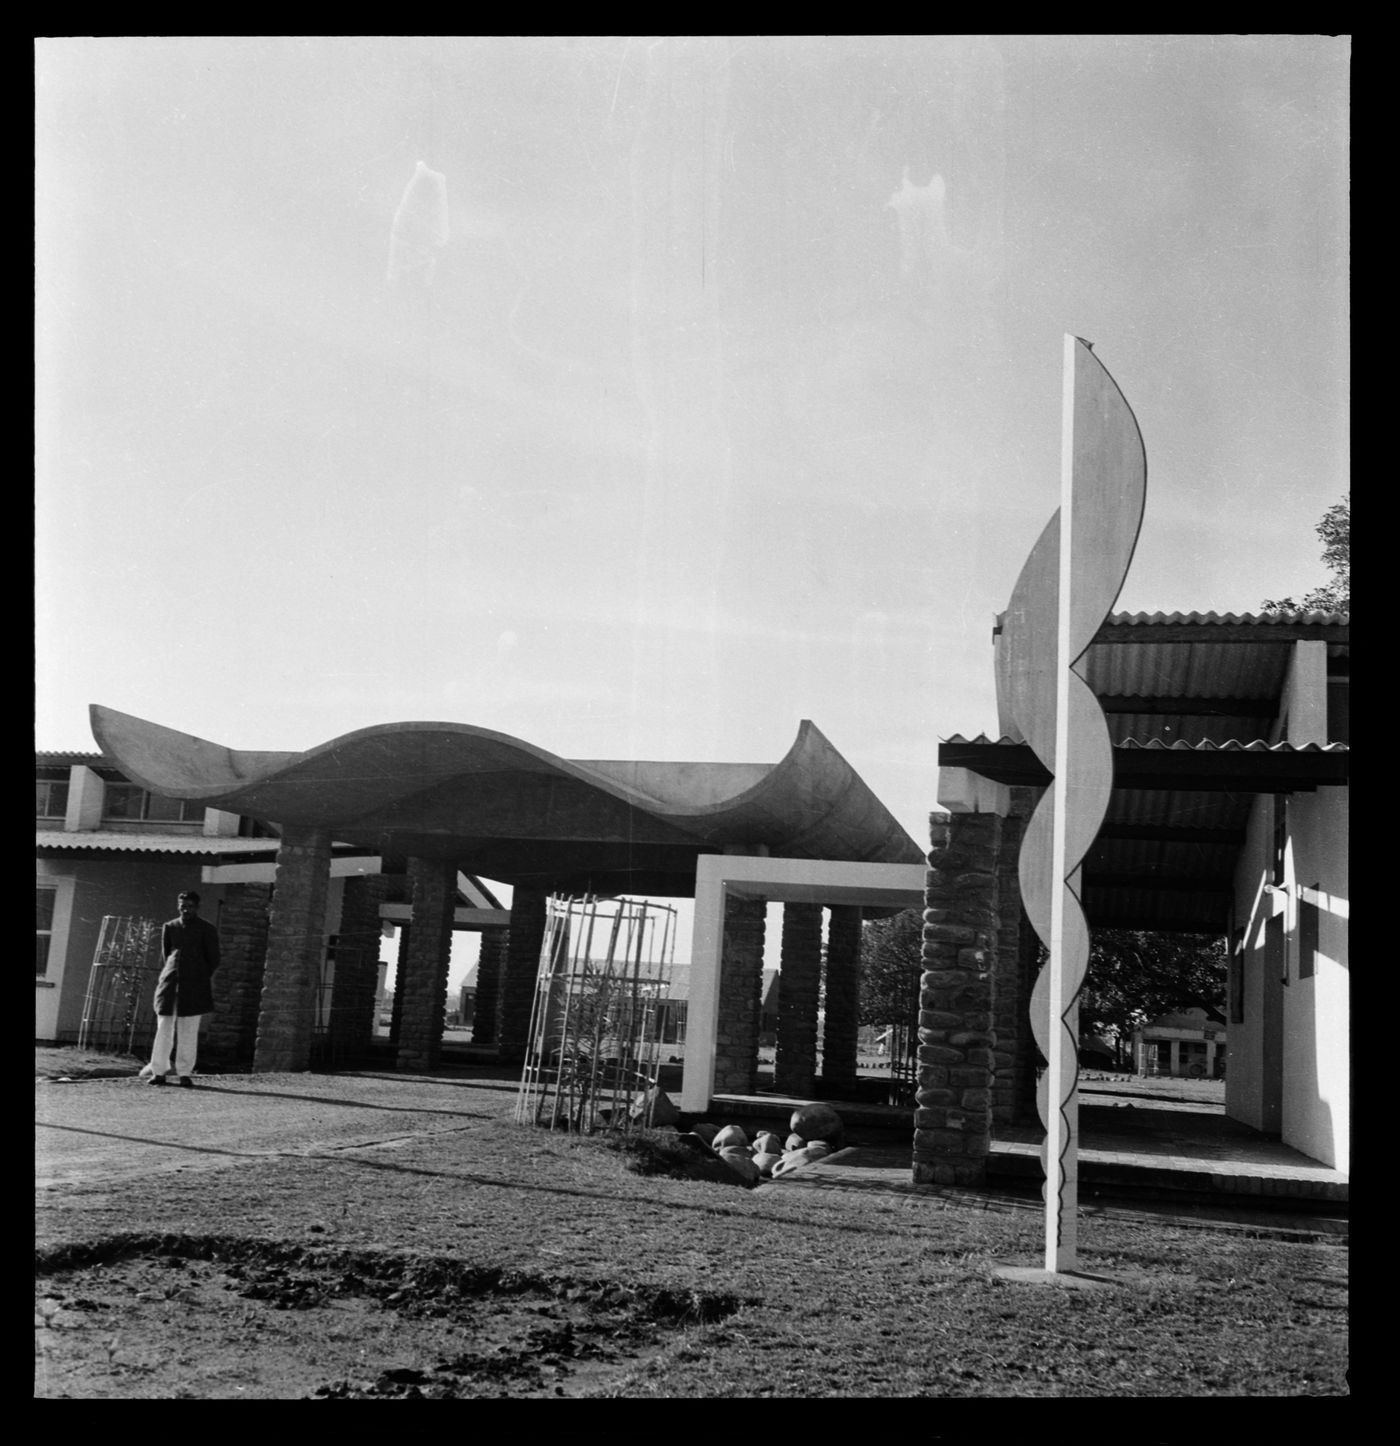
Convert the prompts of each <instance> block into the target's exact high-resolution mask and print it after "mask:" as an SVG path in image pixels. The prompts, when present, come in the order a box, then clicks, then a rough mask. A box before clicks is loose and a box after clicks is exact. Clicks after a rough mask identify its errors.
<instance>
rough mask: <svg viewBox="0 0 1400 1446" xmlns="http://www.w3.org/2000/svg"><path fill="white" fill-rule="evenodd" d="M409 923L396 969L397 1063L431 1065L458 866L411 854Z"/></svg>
mask: <svg viewBox="0 0 1400 1446" xmlns="http://www.w3.org/2000/svg"><path fill="white" fill-rule="evenodd" d="M408 877H409V882H410V884H411V886H412V889H413V923H412V925H411V927H410V928H409V931H408V950H407V954H408V957H407V961H406V967H405V968H403V969H402V970H401V972H400V974H399V981H398V997H399V999H400V1000H401V1001H402V1004H401V1006H400V1009H399V1037H398V1046H399V1050H398V1059H397V1065H398V1068H399V1069H407V1070H431V1069H436V1068H437V1066H438V1061H439V1059H440V1058H441V1054H442V1031H443V1025H444V1022H445V1019H446V1013H447V974H448V966H449V964H450V962H451V956H452V916H453V913H454V911H455V910H456V907H457V866H456V864H455V863H442V862H440V861H439V860H436V859H418V858H411V859H409V861H408Z"/></svg>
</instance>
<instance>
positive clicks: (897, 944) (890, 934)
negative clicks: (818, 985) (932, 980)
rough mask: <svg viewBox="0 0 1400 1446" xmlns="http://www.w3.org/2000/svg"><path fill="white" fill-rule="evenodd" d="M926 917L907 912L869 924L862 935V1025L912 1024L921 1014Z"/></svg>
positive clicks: (914, 910) (915, 910) (915, 911)
mask: <svg viewBox="0 0 1400 1446" xmlns="http://www.w3.org/2000/svg"><path fill="white" fill-rule="evenodd" d="M923 937H924V918H923V915H922V914H921V913H920V912H919V910H918V909H905V910H903V911H902V912H901V913H898V914H894V915H892V916H891V917H890V918H888V919H871V920H869V921H867V923H866V924H865V927H864V928H863V929H862V930H861V935H860V1022H861V1023H862V1024H912V1023H913V1022H914V1019H915V1017H916V1016H917V1014H918V1012H919V975H920V974H921V973H922V970H923V965H922V963H921V957H922V948H923Z"/></svg>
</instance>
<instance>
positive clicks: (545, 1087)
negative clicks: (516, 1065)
mask: <svg viewBox="0 0 1400 1446" xmlns="http://www.w3.org/2000/svg"><path fill="white" fill-rule="evenodd" d="M675 918H676V911H675V910H674V909H673V908H671V907H670V906H669V905H667V904H658V903H656V902H655V901H647V900H641V899H626V898H621V899H597V898H593V897H583V898H558V897H554V898H551V899H550V901H549V912H548V915H547V918H546V921H545V933H544V940H543V942H542V944H541V946H540V965H539V972H538V974H537V976H536V983H535V999H534V1005H533V1009H532V1011H531V1020H530V1040H529V1045H528V1047H527V1051H526V1056H525V1066H524V1070H523V1072H522V1075H521V1080H520V1092H519V1094H518V1095H517V1096H516V1103H515V1120H516V1122H517V1123H518V1124H530V1123H534V1124H537V1125H545V1126H547V1127H548V1128H549V1129H551V1130H557V1129H567V1130H574V1131H578V1132H580V1133H583V1134H593V1133H594V1132H595V1131H596V1130H610V1131H627V1130H630V1129H632V1128H634V1127H638V1126H643V1125H651V1124H653V1123H661V1121H658V1120H656V1119H655V1118H654V1116H655V1112H656V1107H657V1104H658V1101H659V1091H658V1088H657V1079H658V1075H659V1073H660V1064H661V1061H660V1054H659V1050H660V1045H661V1039H662V1034H663V1032H664V1024H665V1020H666V1016H667V1003H668V1001H669V998H670V992H671V968H672V960H673V955H674V953H675V936H676V930H675Z"/></svg>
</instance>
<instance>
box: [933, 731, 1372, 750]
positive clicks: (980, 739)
mask: <svg viewBox="0 0 1400 1446" xmlns="http://www.w3.org/2000/svg"><path fill="white" fill-rule="evenodd" d="M939 742H940V743H962V744H969V745H973V746H986V747H990V748H1024V747H1025V746H1026V745H1025V744H1024V743H1020V742H1018V741H1017V740H1016V739H1015V738H1007V737H1006V736H1005V735H1003V736H1002V737H1000V738H988V737H987V735H986V734H985V733H979V734H978V735H977V737H976V738H965V737H963V735H962V734H961V733H954V734H953V735H952V736H951V737H949V738H941V739H939ZM1113 746H1114V747H1115V748H1137V749H1152V750H1153V751H1159V752H1164V753H1165V752H1173V753H1175V752H1184V753H1347V752H1350V749H1349V747H1348V745H1347V744H1345V743H1299V744H1293V743H1268V742H1266V741H1265V740H1264V739H1262V738H1255V739H1252V740H1251V741H1249V742H1247V743H1241V742H1239V741H1238V740H1234V739H1232V740H1230V741H1229V742H1225V743H1214V742H1211V741H1209V740H1203V741H1201V742H1199V743H1192V742H1189V741H1188V740H1187V739H1185V738H1178V739H1177V740H1176V741H1175V742H1163V741H1162V740H1161V739H1160V738H1152V739H1148V740H1146V741H1142V740H1139V739H1136V738H1124V739H1122V740H1120V741H1118V742H1116V743H1115V744H1114V745H1113Z"/></svg>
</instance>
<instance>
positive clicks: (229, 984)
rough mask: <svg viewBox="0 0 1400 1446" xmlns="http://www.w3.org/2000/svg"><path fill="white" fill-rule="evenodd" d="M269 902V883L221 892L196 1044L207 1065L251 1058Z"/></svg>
mask: <svg viewBox="0 0 1400 1446" xmlns="http://www.w3.org/2000/svg"><path fill="white" fill-rule="evenodd" d="M271 901H272V885H271V884H229V885H228V886H227V887H226V888H225V890H224V897H223V902H222V903H221V905H220V907H219V967H218V968H217V969H216V970H215V971H214V1013H213V1014H211V1015H210V1016H209V1017H208V1018H207V1019H206V1020H205V1021H204V1026H203V1029H202V1032H201V1034H200V1040H199V1056H200V1060H201V1061H202V1062H204V1063H205V1064H208V1065H210V1066H214V1065H222V1066H224V1067H228V1066H230V1065H235V1064H246V1063H247V1062H248V1061H249V1060H251V1059H252V1058H253V1046H254V1042H255V1041H256V1039H257V1034H258V1005H259V1002H260V1001H261V998H262V985H263V967H264V964H265V962H266V960H267V929H268V911H269V908H270V905H271Z"/></svg>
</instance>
